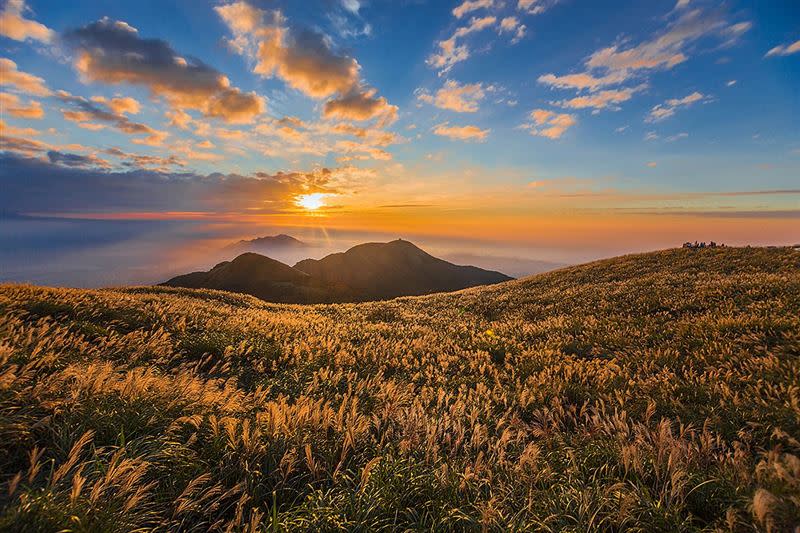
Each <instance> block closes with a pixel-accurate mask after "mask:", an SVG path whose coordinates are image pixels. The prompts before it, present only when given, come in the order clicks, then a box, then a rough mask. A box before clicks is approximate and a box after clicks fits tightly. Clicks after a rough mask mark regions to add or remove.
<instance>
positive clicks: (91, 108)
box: [57, 91, 168, 146]
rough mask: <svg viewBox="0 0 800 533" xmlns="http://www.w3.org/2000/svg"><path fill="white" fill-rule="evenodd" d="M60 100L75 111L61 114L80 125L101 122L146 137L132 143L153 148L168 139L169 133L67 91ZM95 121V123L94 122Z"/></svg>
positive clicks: (124, 131)
mask: <svg viewBox="0 0 800 533" xmlns="http://www.w3.org/2000/svg"><path fill="white" fill-rule="evenodd" d="M57 95H58V98H59V99H60V100H61V101H62V102H64V103H66V104H69V105H71V106H72V107H73V109H63V110H62V111H61V113H62V114H63V116H64V118H65V119H66V120H69V121H72V122H77V123H78V124H79V125H84V124H90V126H89V129H91V128H92V127H91V124H96V123H97V122H101V123H104V124H107V125H110V126H112V127H113V128H115V129H117V130H119V131H121V132H122V133H126V134H128V135H146V137H144V138H135V139H133V140H132V142H134V143H136V144H146V145H151V146H158V145H160V144H161V143H162V142H163V141H164V139H165V138H166V137H167V135H168V133H166V132H164V131H159V130H155V129H153V128H151V127H150V126H147V125H145V124H141V123H139V122H133V121H132V120H130V119H129V118H128V117H127V116H125V115H122V114H118V113H114V112H113V111H111V110H109V109H104V108H103V107H101V106H102V105H104V104H101V103H99V102H94V103H93V102H91V101H90V100H87V99H86V98H83V97H81V96H74V95H72V94H70V93H68V92H66V91H59V92H58V93H57ZM93 121H94V122H93Z"/></svg>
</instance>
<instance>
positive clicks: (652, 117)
mask: <svg viewBox="0 0 800 533" xmlns="http://www.w3.org/2000/svg"><path fill="white" fill-rule="evenodd" d="M707 99H708V97H707V96H705V95H703V94H702V93H699V92H697V91H695V92H693V93H691V94H689V95H686V96H684V97H683V98H671V99H669V100H667V101H666V102H664V103H663V104H658V105H657V106H655V107H653V109H651V110H650V113H649V114H648V115H647V118H645V120H644V121H645V122H659V121H661V120H664V119H665V118H668V117H671V116H672V115H674V114H675V111H677V110H678V109H679V108H682V107H689V106H691V105H692V104H694V103H695V102H700V101H703V100H707Z"/></svg>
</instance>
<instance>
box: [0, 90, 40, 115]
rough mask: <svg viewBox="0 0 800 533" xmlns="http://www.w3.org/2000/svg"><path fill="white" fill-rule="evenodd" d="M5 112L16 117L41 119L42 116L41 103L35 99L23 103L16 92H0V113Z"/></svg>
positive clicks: (3, 113)
mask: <svg viewBox="0 0 800 533" xmlns="http://www.w3.org/2000/svg"><path fill="white" fill-rule="evenodd" d="M6 114H9V115H11V116H12V117H16V118H26V119H36V120H38V119H41V118H42V117H44V110H43V109H42V104H40V103H39V102H37V101H36V100H30V101H28V103H27V105H26V104H23V103H22V102H21V101H20V99H19V97H18V96H17V95H16V94H10V93H0V115H2V116H5V115H6Z"/></svg>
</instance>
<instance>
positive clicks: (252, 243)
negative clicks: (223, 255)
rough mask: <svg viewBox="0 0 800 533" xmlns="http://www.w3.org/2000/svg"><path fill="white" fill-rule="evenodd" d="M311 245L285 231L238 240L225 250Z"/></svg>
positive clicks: (268, 249)
mask: <svg viewBox="0 0 800 533" xmlns="http://www.w3.org/2000/svg"><path fill="white" fill-rule="evenodd" d="M309 247H310V246H309V245H308V244H306V243H304V242H303V241H301V240H299V239H296V238H294V237H292V236H291V235H286V234H284V233H281V234H278V235H267V236H264V237H256V238H255V239H242V240H240V241H238V242H234V243H232V244H229V245H228V246H226V247H225V248H224V250H229V251H239V252H248V251H250V252H253V251H254V252H259V251H282V250H289V249H302V248H309Z"/></svg>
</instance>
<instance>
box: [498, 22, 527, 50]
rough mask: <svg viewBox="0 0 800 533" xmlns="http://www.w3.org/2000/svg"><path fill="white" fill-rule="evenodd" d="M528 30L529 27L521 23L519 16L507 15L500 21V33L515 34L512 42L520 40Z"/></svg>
mask: <svg viewBox="0 0 800 533" xmlns="http://www.w3.org/2000/svg"><path fill="white" fill-rule="evenodd" d="M526 31H527V27H526V26H525V24H521V23H520V21H519V19H518V18H517V17H505V18H504V19H503V20H501V21H500V33H513V34H514V38H513V39H511V43H512V44H514V43H517V42H519V41H520V40H521V39H522V38H523V37H525V32H526Z"/></svg>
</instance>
